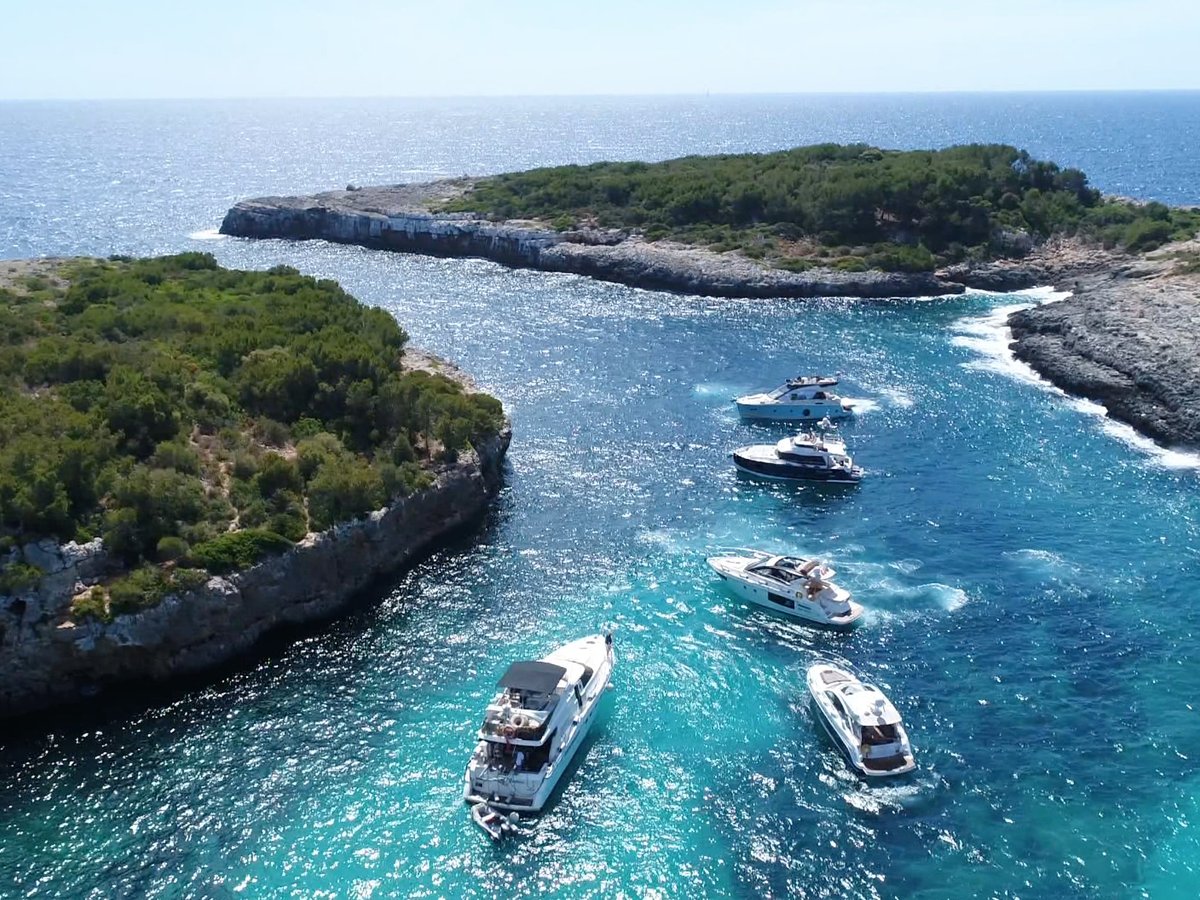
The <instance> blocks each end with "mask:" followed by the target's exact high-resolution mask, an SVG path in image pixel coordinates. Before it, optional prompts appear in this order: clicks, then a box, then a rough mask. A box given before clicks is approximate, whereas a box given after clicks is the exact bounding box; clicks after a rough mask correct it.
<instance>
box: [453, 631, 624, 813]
mask: <svg viewBox="0 0 1200 900" xmlns="http://www.w3.org/2000/svg"><path fill="white" fill-rule="evenodd" d="M545 661H546V662H552V663H559V664H562V663H564V662H577V663H582V664H583V665H586V666H588V667H589V668H591V669H592V671H593V675H592V677H591V679H590V680H589V681H588V683H587V685H586V686H585V687H584V688H583V691H582V694H583V703H582V705H581V706H580V708H579V712H578V713H577V714H576V716H575V718H574V719H573V720H572V724H571V731H570V733H569V735H567V736H566V737H564V738H563V739H562V740H561V745H562V746H561V750H559V752H558V755H557V756H555V757H554V761H553V762H552V763H551V764H549V765H548V766H546V767H544V768H543V769H542V771H541V772H538V773H528V772H527V773H517V774H514V773H499V772H493V771H490V770H487V769H485V768H482V767H478V766H476V765H475V764H474V763H472V764H471V765H469V766H468V767H467V772H466V775H465V777H464V781H463V799H464V800H465V801H467V802H468V803H475V802H478V801H480V800H485V801H487V804H488V806H490V807H492V808H493V809H502V810H515V811H516V812H525V813H536V812H541V810H542V809H543V807H545V805H546V804H547V803H548V802H549V801H550V798H551V796H553V794H554V791H555V790H556V789H557V788H558V786H559V785H560V784H561V783H562V780H563V778H564V776H565V775H566V773H567V770H568V769H569V768H570V766H571V763H572V761H573V760H574V759H575V757H576V755H577V754H578V752H579V748H580V747H581V746H582V745H583V744H584V743H585V741H586V740H587V736H588V734H589V733H590V732H591V730H592V726H593V725H594V724H595V721H596V718H597V715H598V714H599V709H600V701H601V700H602V699H603V697H604V694H605V693H606V692H607V690H608V687H609V683H610V681H611V678H612V668H613V661H614V655H613V652H612V649H611V646H606V645H605V643H604V638H603V636H602V635H591V636H590V637H586V638H581V639H580V640H578V641H573V642H571V643H570V644H567V645H565V646H563V647H561V648H559V649H558V650H556V651H554V652H553V653H551V654H550V655H548V656H547V657H545ZM556 740H558V739H557V738H556Z"/></svg>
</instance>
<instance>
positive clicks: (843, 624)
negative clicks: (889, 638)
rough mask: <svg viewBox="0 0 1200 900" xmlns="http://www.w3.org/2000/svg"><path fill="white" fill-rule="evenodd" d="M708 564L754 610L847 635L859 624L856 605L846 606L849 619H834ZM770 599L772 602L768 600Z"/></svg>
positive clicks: (817, 607) (712, 562)
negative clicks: (755, 608)
mask: <svg viewBox="0 0 1200 900" xmlns="http://www.w3.org/2000/svg"><path fill="white" fill-rule="evenodd" d="M708 564H709V565H710V566H711V567H712V569H713V571H715V572H716V573H717V574H718V575H720V576H721V578H722V579H723V580H724V581H725V583H726V584H727V585H728V586H729V589H730V590H731V591H733V593H734V594H736V595H737V596H738V597H740V598H741V599H742V600H745V601H746V602H748V603H753V604H754V605H755V606H760V607H762V608H763V609H765V610H768V611H769V612H773V613H775V614H776V615H780V616H783V617H785V618H788V619H793V620H796V621H802V622H805V623H808V624H812V625H821V626H824V627H826V628H834V629H837V630H839V631H849V630H850V629H852V628H854V627H856V626H857V625H858V623H859V622H860V621H861V620H862V613H863V608H862V606H860V605H859V604H858V603H851V604H850V614H849V615H846V616H838V617H836V618H834V617H831V616H829V615H828V614H827V613H826V612H825V611H824V609H822V608H821V605H820V603H806V602H804V601H802V600H792V599H791V598H789V597H783V596H781V595H779V594H776V593H774V592H773V591H770V590H768V589H767V588H766V587H760V586H757V585H753V584H749V583H747V582H746V581H743V580H742V579H741V578H740V577H739V576H738V574H737V573H736V572H735V571H733V570H731V569H727V568H726V567H724V566H722V565H720V564H719V563H718V562H716V561H715V560H714V559H710V560H709V561H708ZM773 597H774V598H775V599H772V598H773ZM789 601H790V602H791V603H792V606H790V607H789V606H788V605H787V603H788V602H789Z"/></svg>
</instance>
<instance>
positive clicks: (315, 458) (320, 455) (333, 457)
mask: <svg viewBox="0 0 1200 900" xmlns="http://www.w3.org/2000/svg"><path fill="white" fill-rule="evenodd" d="M349 455H350V454H349V452H348V451H347V450H346V447H345V445H343V444H342V442H341V439H340V438H338V436H337V435H334V434H329V433H328V432H322V433H321V434H316V435H313V436H312V437H310V438H306V439H305V440H303V441H301V442H300V443H299V444H297V445H296V460H297V462H298V463H299V466H300V474H301V476H302V477H303V478H304V480H305V481H308V480H310V479H311V478H312V477H313V476H314V475H316V474H317V470H318V469H320V468H321V466H323V465H325V463H327V462H341V461H343V460H345V459H348V458H349Z"/></svg>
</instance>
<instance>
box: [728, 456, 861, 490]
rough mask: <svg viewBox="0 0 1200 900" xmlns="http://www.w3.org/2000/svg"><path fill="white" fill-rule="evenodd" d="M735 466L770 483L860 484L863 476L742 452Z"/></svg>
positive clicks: (734, 462)
mask: <svg viewBox="0 0 1200 900" xmlns="http://www.w3.org/2000/svg"><path fill="white" fill-rule="evenodd" d="M733 464H734V465H735V466H736V467H737V470H738V471H739V472H744V473H745V474H747V475H753V476H754V477H755V478H765V479H767V480H769V481H810V482H815V483H817V484H858V483H859V482H860V481H862V475H861V474H855V473H852V472H847V471H845V470H831V469H823V468H818V467H817V466H802V465H799V464H791V463H785V462H768V461H766V460H762V459H754V458H752V457H749V456H747V455H745V454H744V453H741V452H735V453H734V454H733Z"/></svg>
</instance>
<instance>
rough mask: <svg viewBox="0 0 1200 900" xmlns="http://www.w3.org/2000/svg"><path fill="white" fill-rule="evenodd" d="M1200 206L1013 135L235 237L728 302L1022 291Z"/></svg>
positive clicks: (412, 193)
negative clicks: (1108, 179)
mask: <svg viewBox="0 0 1200 900" xmlns="http://www.w3.org/2000/svg"><path fill="white" fill-rule="evenodd" d="M1196 227H1200V215H1197V214H1195V213H1194V212H1192V211H1187V210H1176V209H1169V208H1168V207H1166V206H1163V205H1162V204H1156V203H1151V204H1140V203H1135V202H1130V201H1125V200H1120V199H1116V198H1106V197H1102V196H1101V194H1100V193H1099V191H1097V190H1095V189H1094V188H1092V187H1090V186H1089V184H1088V181H1087V177H1086V176H1085V175H1084V174H1083V173H1082V172H1080V171H1078V170H1076V169H1069V168H1067V169H1063V168H1059V167H1058V166H1057V165H1055V164H1054V163H1051V162H1045V161H1040V160H1036V159H1034V158H1032V157H1031V156H1029V154H1028V153H1025V152H1024V151H1021V150H1017V149H1016V148H1014V147H1009V146H1005V145H968V146H958V147H950V148H947V149H944V150H916V151H897V150H881V149H878V148H875V147H869V146H866V145H861V144H852V145H836V144H821V145H816V146H812V147H800V148H796V149H793V150H787V151H781V152H777V153H765V154H738V155H724V156H694V157H684V158H681V159H674V160H667V161H665V162H658V163H641V162H606V163H596V164H593V165H587V166H559V167H553V168H543V169H533V170H530V171H526V172H516V173H509V174H504V175H495V176H490V177H483V178H469V177H464V178H456V179H448V180H443V181H435V182H430V183H426V184H413V185H394V186H388V187H370V188H357V187H353V186H347V189H346V190H342V191H329V192H327V193H322V194H317V195H315V196H309V197H265V198H260V199H256V200H245V201H242V202H240V203H238V204H236V205H235V206H234V207H233V208H232V209H230V210H229V212H228V213H227V214H226V216H225V219H224V221H223V222H222V225H221V231H222V233H224V234H229V235H236V236H242V237H260V238H294V239H310V238H317V239H325V240H330V241H336V242H342V243H351V244H361V245H364V246H369V247H378V248H381V249H390V250H397V251H403V252H414V253H427V254H434V255H442V256H476V257H482V258H486V259H491V260H494V261H496V262H499V263H502V264H505V265H510V266H517V267H527V268H534V269H541V270H545V271H552V272H572V273H576V274H580V275H587V276H591V277H595V278H599V279H602V280H607V281H613V282H618V283H621V284H627V285H632V286H635V287H642V288H653V289H665V290H673V291H679V292H684V293H696V294H702V295H709V296H731V297H764V298H765V297H815V296H842V297H844V296H851V297H895V296H929V295H934V294H943V293H960V292H962V291H963V290H965V289H966V288H968V287H978V288H984V289H995V290H1011V289H1016V288H1023V287H1031V286H1034V285H1037V284H1045V283H1048V282H1052V281H1057V280H1060V279H1062V278H1066V277H1073V276H1075V275H1077V274H1080V273H1081V272H1082V273H1086V272H1090V271H1096V270H1100V269H1105V268H1108V267H1110V266H1111V264H1112V257H1114V256H1118V257H1119V256H1121V255H1122V254H1124V253H1133V254H1136V253H1140V252H1143V251H1145V250H1147V249H1150V248H1152V247H1155V246H1158V245H1160V244H1162V243H1165V242H1166V241H1168V240H1171V239H1172V238H1178V237H1186V236H1188V235H1189V234H1190V233H1191V232H1193V231H1194V230H1195V228H1196Z"/></svg>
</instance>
